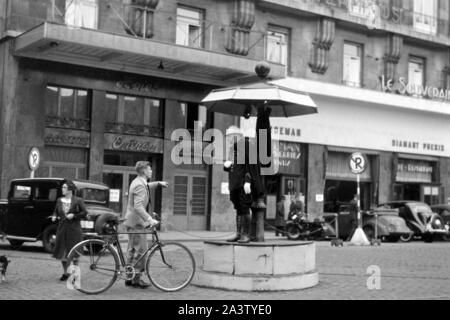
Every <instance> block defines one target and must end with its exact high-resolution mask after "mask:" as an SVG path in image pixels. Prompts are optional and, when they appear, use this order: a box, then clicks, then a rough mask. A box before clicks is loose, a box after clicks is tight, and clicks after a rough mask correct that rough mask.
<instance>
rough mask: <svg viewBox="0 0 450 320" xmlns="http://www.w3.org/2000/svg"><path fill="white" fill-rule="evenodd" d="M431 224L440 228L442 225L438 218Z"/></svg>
mask: <svg viewBox="0 0 450 320" xmlns="http://www.w3.org/2000/svg"><path fill="white" fill-rule="evenodd" d="M433 226H434V227H436V228H438V229H440V228H441V227H442V223H441V220H439V219H436V220H434V223H433Z"/></svg>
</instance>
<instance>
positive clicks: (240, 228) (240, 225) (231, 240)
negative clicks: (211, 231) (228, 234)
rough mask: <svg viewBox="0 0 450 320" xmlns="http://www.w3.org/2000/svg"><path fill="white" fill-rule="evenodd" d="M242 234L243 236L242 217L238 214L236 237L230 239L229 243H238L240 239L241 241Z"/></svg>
mask: <svg viewBox="0 0 450 320" xmlns="http://www.w3.org/2000/svg"><path fill="white" fill-rule="evenodd" d="M241 234H242V216H240V215H238V214H236V235H235V236H234V237H233V238H231V239H228V240H227V242H236V241H238V240H239V239H241Z"/></svg>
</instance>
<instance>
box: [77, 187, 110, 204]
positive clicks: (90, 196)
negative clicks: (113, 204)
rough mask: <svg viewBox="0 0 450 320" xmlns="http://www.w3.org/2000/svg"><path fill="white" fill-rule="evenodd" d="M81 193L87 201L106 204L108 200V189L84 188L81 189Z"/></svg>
mask: <svg viewBox="0 0 450 320" xmlns="http://www.w3.org/2000/svg"><path fill="white" fill-rule="evenodd" d="M80 195H81V197H82V198H83V199H84V201H86V202H95V203H101V204H106V202H107V201H108V190H101V189H93V188H83V189H80Z"/></svg>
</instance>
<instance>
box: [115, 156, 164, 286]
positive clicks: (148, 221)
mask: <svg viewBox="0 0 450 320" xmlns="http://www.w3.org/2000/svg"><path fill="white" fill-rule="evenodd" d="M135 169H136V172H137V174H138V176H137V177H136V178H135V179H134V180H133V181H132V182H131V185H130V189H129V193H128V205H127V211H126V214H125V219H126V221H125V223H124V226H125V227H126V231H127V232H128V233H129V234H128V249H127V258H128V259H127V260H128V261H127V262H128V264H130V265H134V264H135V263H136V262H137V261H138V260H139V259H141V257H142V255H143V254H144V253H145V252H146V251H147V249H148V244H147V233H146V232H145V230H144V229H145V228H148V227H155V226H156V225H158V224H159V221H158V220H156V219H154V218H153V217H152V216H151V215H150V212H153V211H152V210H151V202H150V190H151V189H154V188H156V187H158V186H162V187H164V188H167V187H168V186H169V184H168V183H167V182H164V181H156V182H149V181H150V179H151V177H152V168H151V166H150V163H149V162H148V161H138V162H137V163H136V166H135ZM144 260H145V259H141V260H139V262H138V263H137V264H136V265H135V270H136V275H135V276H134V278H133V279H132V280H126V281H125V285H126V286H132V287H136V288H142V289H145V288H147V287H148V286H149V284H147V283H145V282H144V281H143V280H142V279H141V273H142V272H143V271H144Z"/></svg>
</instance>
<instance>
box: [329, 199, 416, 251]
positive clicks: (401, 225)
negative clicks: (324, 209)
mask: <svg viewBox="0 0 450 320" xmlns="http://www.w3.org/2000/svg"><path fill="white" fill-rule="evenodd" d="M337 214H338V216H337V222H338V226H337V227H338V232H339V238H340V239H343V240H346V239H348V238H349V237H351V235H352V232H353V231H354V230H355V227H356V226H357V213H356V210H354V208H353V207H352V206H351V205H346V206H341V207H340V209H339V212H338V213H337ZM324 218H325V221H327V222H328V224H329V226H330V228H331V229H332V232H333V233H334V234H336V223H335V218H336V214H325V215H324ZM362 228H363V230H364V232H365V233H366V236H367V238H368V239H369V240H372V239H374V238H375V230H376V231H377V238H378V239H382V240H384V241H389V242H397V241H399V239H400V238H401V237H402V236H409V235H410V234H412V231H411V230H410V229H409V228H408V227H407V225H406V223H405V220H404V219H402V218H401V217H400V216H399V212H398V210H390V209H386V208H376V209H374V210H371V211H363V212H362ZM375 228H376V229H375Z"/></svg>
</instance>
